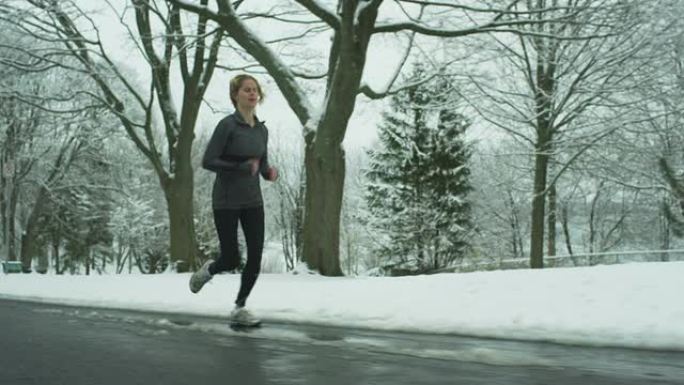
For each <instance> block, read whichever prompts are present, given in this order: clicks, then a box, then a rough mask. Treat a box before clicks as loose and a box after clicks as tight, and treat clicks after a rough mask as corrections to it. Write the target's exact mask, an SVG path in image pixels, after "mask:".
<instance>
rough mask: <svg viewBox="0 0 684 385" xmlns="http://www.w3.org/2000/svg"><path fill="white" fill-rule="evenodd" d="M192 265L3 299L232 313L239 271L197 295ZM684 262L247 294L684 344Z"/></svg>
mask: <svg viewBox="0 0 684 385" xmlns="http://www.w3.org/2000/svg"><path fill="white" fill-rule="evenodd" d="M189 277H190V275H189V274H173V273H170V274H160V275H148V276H146V275H93V276H57V275H49V274H48V275H39V274H8V275H4V274H1V273H0V298H11V299H26V300H31V301H40V302H49V303H59V304H72V305H85V306H95V307H106V308H119V309H137V310H152V311H161V312H172V313H192V314H203V315H211V316H225V315H227V314H228V312H229V311H230V309H231V308H232V306H233V305H232V303H233V300H234V297H235V294H236V293H237V290H238V286H239V282H240V278H239V275H220V276H217V277H215V278H214V279H213V281H211V282H210V283H209V284H207V285H206V286H205V287H204V289H203V290H202V291H201V292H200V293H198V294H191V293H190V291H189V290H188V279H189ZM683 295H684V262H667V263H631V264H624V265H611V266H594V267H582V268H562V269H545V270H509V271H493V272H476V273H464V274H439V275H430V276H416V277H400V278H390V277H341V278H326V277H321V276H317V275H308V274H297V275H294V274H262V275H261V277H260V278H259V281H258V282H257V284H256V286H255V288H254V291H253V292H252V295H251V297H250V298H249V301H248V306H249V307H250V309H251V310H252V311H253V312H254V313H256V314H257V315H258V316H260V317H261V318H263V319H264V320H265V321H266V322H268V321H286V322H295V323H296V322H306V323H317V324H328V325H339V326H351V327H361V328H373V329H386V330H401V331H414V332H429V333H452V334H463V335H474V336H486V337H500V338H507V339H525V340H545V341H556V342H562V343H572V344H586V345H600V346H622V347H633V348H650V349H674V350H681V351H684V300H682V296H683Z"/></svg>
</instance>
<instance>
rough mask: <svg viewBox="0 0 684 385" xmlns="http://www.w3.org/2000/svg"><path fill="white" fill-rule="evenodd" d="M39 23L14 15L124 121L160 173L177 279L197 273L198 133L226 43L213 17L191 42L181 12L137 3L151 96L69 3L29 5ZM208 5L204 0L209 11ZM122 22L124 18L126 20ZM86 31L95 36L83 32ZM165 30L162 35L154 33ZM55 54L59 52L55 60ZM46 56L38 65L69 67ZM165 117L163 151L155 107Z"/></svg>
mask: <svg viewBox="0 0 684 385" xmlns="http://www.w3.org/2000/svg"><path fill="white" fill-rule="evenodd" d="M29 3H30V4H31V5H32V6H33V7H34V11H35V10H38V11H39V12H34V13H35V14H34V15H31V14H26V12H25V11H24V10H23V8H22V7H18V10H14V12H15V15H16V16H17V21H16V22H17V23H19V24H20V26H21V27H22V28H23V29H24V30H26V31H30V32H31V33H33V34H35V35H36V36H38V37H39V38H41V39H43V40H45V41H57V42H61V43H62V44H63V47H64V49H65V50H66V53H67V54H69V55H71V56H72V57H73V58H75V59H76V61H77V62H78V65H69V66H67V67H68V68H71V69H73V70H75V71H79V72H82V73H84V74H85V75H87V76H88V77H90V78H91V80H92V81H93V82H94V83H95V84H96V85H97V87H98V88H99V93H98V94H92V95H93V96H94V97H95V98H96V99H97V100H98V101H100V102H101V103H102V105H103V106H106V107H107V108H109V109H110V111H112V112H113V113H114V115H115V116H116V117H118V119H119V121H120V123H121V125H122V126H123V128H124V129H125V131H126V133H127V134H128V135H129V137H130V138H131V140H133V142H134V143H135V145H136V147H137V148H138V150H139V151H141V153H142V154H143V155H144V156H145V157H146V158H147V159H148V160H149V162H150V164H151V165H152V167H153V169H154V170H155V172H156V175H157V178H158V180H159V184H160V186H161V188H162V190H163V192H164V197H165V198H166V204H167V210H168V219H169V234H168V236H169V243H170V254H171V259H172V261H174V262H175V263H177V264H178V270H179V271H185V270H186V269H189V268H191V267H192V266H193V265H194V263H195V261H194V255H195V253H196V252H197V247H196V240H195V233H194V221H193V168H192V162H191V150H192V143H193V140H194V137H195V135H194V129H195V124H196V121H197V116H198V113H199V109H200V105H201V103H202V99H203V96H204V94H205V91H206V89H207V86H208V85H209V82H210V80H211V78H212V76H213V73H214V69H215V67H216V62H217V58H218V51H219V45H220V43H221V40H222V39H223V31H222V29H220V28H214V29H210V28H208V25H207V17H206V16H204V15H200V16H199V17H198V18H197V22H196V24H195V27H194V31H193V32H192V33H191V34H188V33H187V31H186V26H185V25H184V24H183V21H184V17H183V15H182V14H181V10H180V9H179V7H178V6H177V5H172V4H170V3H168V2H158V1H154V0H133V1H132V4H133V7H134V12H135V32H132V31H133V29H129V30H130V31H131V35H133V38H134V40H135V42H136V44H137V48H139V50H140V52H142V54H143V56H144V58H145V60H146V61H147V63H148V64H149V79H150V84H149V90H148V95H145V93H144V92H141V91H139V90H138V88H137V86H136V85H135V84H132V82H131V81H130V79H129V78H128V77H127V76H126V75H125V74H124V72H125V71H124V69H123V68H121V66H119V65H116V64H115V63H114V61H113V60H112V59H111V58H110V57H109V56H108V54H107V52H106V50H105V49H104V47H103V44H102V43H101V41H100V40H99V29H98V27H97V25H96V24H95V23H94V22H93V21H92V20H90V19H88V18H87V16H86V15H85V12H83V11H82V10H81V9H79V8H78V7H77V6H76V5H75V4H74V3H73V2H71V1H58V0H29ZM207 3H208V0H202V1H201V2H200V6H205V5H206V4H207ZM122 18H123V16H122ZM84 23H86V24H89V25H88V26H87V28H88V29H90V30H91V31H94V32H95V33H94V34H87V33H84V32H83V30H84V29H83V28H84ZM156 25H161V26H162V29H163V32H161V33H159V32H158V31H156V30H155V28H154V27H155V26H156ZM55 51H57V52H55ZM55 51H53V52H48V53H47V54H46V55H44V56H42V57H41V56H39V55H36V56H37V57H38V59H39V60H43V61H49V62H51V63H53V64H55V65H64V64H62V63H60V62H57V61H55V60H54V59H53V55H54V54H57V55H63V54H64V52H59V50H57V48H55ZM174 59H175V61H176V62H177V63H178V66H179V72H180V75H181V76H180V77H181V80H182V82H183V94H182V96H181V97H180V100H181V108H180V113H179V112H178V110H177V108H176V106H175V104H174V100H173V95H172V92H171V75H172V72H173V71H172V65H173V64H174ZM155 104H156V105H157V107H158V112H159V114H160V116H161V126H162V128H163V132H164V138H165V143H164V145H160V144H158V143H157V135H156V130H155V129H156V128H157V127H156V125H155V113H154V105H155Z"/></svg>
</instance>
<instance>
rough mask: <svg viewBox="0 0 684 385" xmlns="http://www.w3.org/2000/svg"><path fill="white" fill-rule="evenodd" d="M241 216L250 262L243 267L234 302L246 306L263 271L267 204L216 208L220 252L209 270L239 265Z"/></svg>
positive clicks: (230, 268)
mask: <svg viewBox="0 0 684 385" xmlns="http://www.w3.org/2000/svg"><path fill="white" fill-rule="evenodd" d="M238 220H239V222H240V224H241V225H242V231H243V233H244V234H245V241H246V242H247V264H246V265H245V268H244V269H243V270H242V281H241V283H240V291H239V292H238V295H237V299H236V300H235V304H236V305H238V306H245V302H246V301H247V297H248V296H249V293H250V292H251V291H252V288H253V287H254V283H256V280H257V277H259V271H261V254H262V251H263V249H264V207H263V206H259V207H250V208H246V209H234V210H233V209H220V210H214V224H215V225H216V232H217V233H218V237H219V242H220V243H221V255H219V258H218V259H217V260H216V261H215V262H214V263H212V264H211V265H210V266H209V272H210V273H211V274H212V275H214V274H216V273H219V272H222V271H227V270H233V269H235V268H237V267H238V266H239V265H240V250H239V249H238V233H237V230H238Z"/></svg>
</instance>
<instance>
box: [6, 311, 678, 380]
mask: <svg viewBox="0 0 684 385" xmlns="http://www.w3.org/2000/svg"><path fill="white" fill-rule="evenodd" d="M0 384H2V385H28V384H36V385H52V384H55V385H58V384H64V385H86V384H87V385H109V384H112V385H114V384H116V385H131V384H145V385H153V384H163V385H175V384H179V385H180V384H183V385H204V384H207V385H209V384H225V385H227V384H246V385H261V384H312V385H313V384H316V385H328V384H330V385H336V384H340V385H341V384H349V385H357V384H364V385H365V384H393V385H395V384H396V385H402V384H406V385H408V384H410V385H415V384H464V385H465V384H468V385H478V384H488V385H491V384H506V385H516V384H540V385H541V384H544V385H548V384H554V385H563V384H567V385H578V384H579V385H592V384H596V385H611V384H620V385H624V384H634V385H637V384H638V385H646V384H649V385H650V384H684V352H656V351H646V350H643V351H642V350H633V349H613V348H589V347H577V346H565V345H557V344H551V343H529V342H520V341H502V340H494V339H477V338H469V337H458V336H441V335H422V334H405V333H388V332H376V331H367V330H356V329H343V328H332V327H321V326H313V325H288V324H273V323H267V324H265V325H264V326H263V327H262V328H260V329H253V330H250V331H245V330H234V329H231V328H230V327H229V326H228V325H227V323H226V321H225V319H219V318H211V317H200V316H189V315H175V314H159V313H141V312H130V311H119V310H104V309H92V308H76V307H67V306H59V305H48V304H39V303H31V302H18V301H10V300H2V299H0Z"/></svg>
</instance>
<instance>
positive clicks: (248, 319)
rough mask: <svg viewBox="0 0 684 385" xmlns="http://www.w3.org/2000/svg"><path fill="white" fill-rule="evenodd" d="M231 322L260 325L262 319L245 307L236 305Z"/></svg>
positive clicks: (234, 323) (231, 315)
mask: <svg viewBox="0 0 684 385" xmlns="http://www.w3.org/2000/svg"><path fill="white" fill-rule="evenodd" d="M230 323H231V324H233V325H239V326H258V325H259V324H261V320H260V319H258V318H256V317H255V316H254V315H253V314H252V313H251V312H250V311H249V310H247V309H246V308H245V307H238V306H235V309H233V311H231V312H230Z"/></svg>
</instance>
